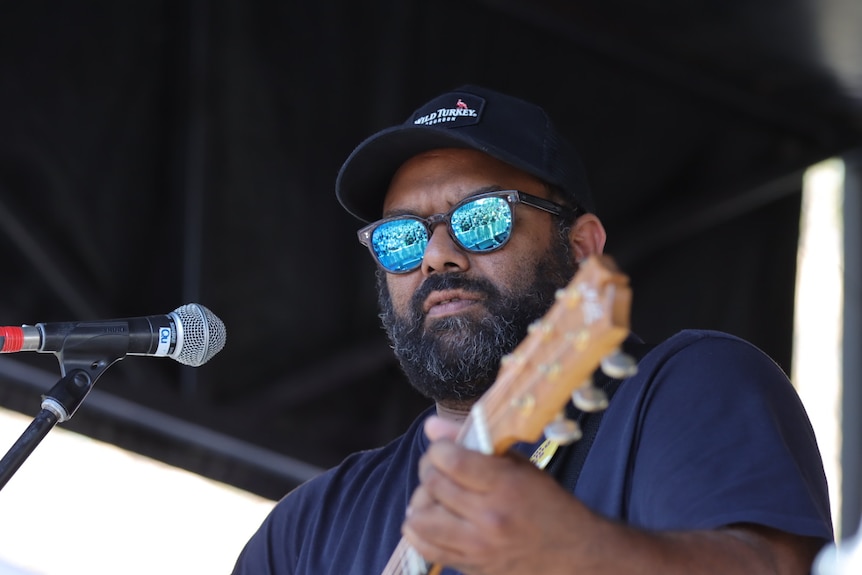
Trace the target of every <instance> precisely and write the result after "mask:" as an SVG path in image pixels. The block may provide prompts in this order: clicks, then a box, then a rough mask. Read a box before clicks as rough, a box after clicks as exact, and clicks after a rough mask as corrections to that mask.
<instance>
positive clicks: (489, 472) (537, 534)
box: [403, 417, 598, 575]
mask: <svg viewBox="0 0 862 575" xmlns="http://www.w3.org/2000/svg"><path fill="white" fill-rule="evenodd" d="M457 432H458V427H457V425H455V424H451V423H450V422H448V421H445V420H442V419H440V418H436V417H432V418H430V419H429V420H428V421H427V422H426V425H425V433H426V435H428V437H429V438H430V439H431V440H432V444H431V447H430V448H429V449H428V452H427V453H426V454H425V456H424V457H423V458H422V460H421V462H420V465H419V479H420V485H419V487H418V488H417V489H416V491H415V493H414V494H413V497H412V498H411V501H410V505H409V508H408V512H407V519H406V521H405V523H404V528H403V529H404V536H405V537H406V538H407V540H408V541H409V542H410V543H411V545H413V547H414V548H415V549H416V550H417V551H418V552H419V553H420V554H421V555H422V556H423V557H425V559H427V560H428V561H431V562H433V563H438V564H442V565H447V566H450V567H454V568H456V569H458V570H460V571H462V572H464V573H468V574H471V575H506V574H516V573H517V574H523V573H552V572H554V570H555V567H559V566H561V565H566V564H568V570H571V566H572V559H573V557H575V556H576V554H577V553H578V551H579V547H580V551H581V552H583V551H585V548H584V545H585V542H584V541H581V543H580V544H578V543H575V544H573V541H576V542H577V541H578V539H577V534H578V532H579V531H581V532H583V531H584V530H585V528H588V527H589V525H591V524H594V523H595V522H596V521H598V518H597V517H596V516H595V515H594V514H592V513H591V512H590V511H589V510H587V509H586V508H585V507H584V506H583V505H582V504H581V503H580V502H578V501H577V500H576V499H575V498H574V497H572V496H571V495H570V494H568V493H566V492H565V491H564V490H563V489H562V488H561V487H560V486H559V485H558V484H557V483H556V482H555V481H554V480H553V478H551V477H550V476H548V475H547V474H545V473H544V472H542V471H540V470H538V469H536V467H535V466H534V465H533V464H531V463H530V462H529V461H527V460H526V459H525V458H523V457H518V456H516V455H509V456H504V457H497V456H488V455H483V454H480V453H476V452H474V451H470V450H468V449H465V448H463V447H461V446H459V445H457V444H456V443H455V442H454V441H452V439H453V438H454V437H455V434H457ZM573 536H575V537H574V538H573Z"/></svg>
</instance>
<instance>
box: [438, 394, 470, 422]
mask: <svg viewBox="0 0 862 575" xmlns="http://www.w3.org/2000/svg"><path fill="white" fill-rule="evenodd" d="M474 403H475V401H474V400H471V401H460V402H450V401H438V402H437V415H438V416H439V417H441V418H442V419H446V420H449V421H454V422H455V423H464V420H465V419H467V416H468V415H470V408H471V407H472V406H473V404H474Z"/></svg>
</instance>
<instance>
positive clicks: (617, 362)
mask: <svg viewBox="0 0 862 575" xmlns="http://www.w3.org/2000/svg"><path fill="white" fill-rule="evenodd" d="M602 371H603V372H605V375H607V376H608V377H613V378H614V379H625V378H627V377H631V376H633V375H634V374H636V373H637V372H638V364H637V362H636V361H635V360H634V358H633V357H632V356H630V355H628V354H626V353H623V352H622V351H620V350H619V349H617V350H616V351H614V352H612V353H610V354H608V355H606V356H605V357H603V358H602Z"/></svg>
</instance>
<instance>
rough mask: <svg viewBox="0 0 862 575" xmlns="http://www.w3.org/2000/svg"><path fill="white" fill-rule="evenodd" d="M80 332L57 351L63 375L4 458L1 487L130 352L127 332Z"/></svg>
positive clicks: (44, 398) (1, 462)
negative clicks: (67, 345)
mask: <svg viewBox="0 0 862 575" xmlns="http://www.w3.org/2000/svg"><path fill="white" fill-rule="evenodd" d="M78 331H81V332H83V333H77V334H76V337H75V338H73V339H72V340H70V339H69V337H68V336H67V338H66V341H67V342H69V341H72V342H74V343H73V344H72V345H70V346H69V349H65V348H64V349H62V350H61V351H59V352H55V354H54V355H56V356H57V359H58V360H59V362H60V373H61V375H62V378H61V379H60V380H59V381H57V383H56V384H55V385H54V387H52V388H51V389H50V391H48V393H47V394H45V395H43V396H42V409H41V411H39V413H38V414H37V415H36V417H35V418H33V421H32V423H30V425H29V426H28V427H27V429H26V430H24V433H22V434H21V437H19V438H18V441H16V442H15V444H14V445H13V446H12V447H11V448H10V449H9V451H8V452H7V453H6V455H5V456H4V457H3V459H2V460H0V489H3V487H5V485H6V483H8V482H9V479H11V478H12V476H13V475H14V474H15V472H16V471H18V469H19V468H20V467H21V465H22V464H23V463H24V461H26V459H27V458H28V457H29V456H30V454H31V453H32V452H33V450H34V449H36V447H37V446H38V445H39V443H40V442H41V441H42V440H43V439H44V438H45V436H46V435H48V432H49V431H51V430H52V429H53V428H54V426H55V425H56V424H57V423H63V422H64V421H68V420H69V419H71V418H72V416H73V415H75V412H76V411H77V410H78V408H79V407H80V406H81V403H83V401H84V398H86V397H87V395H88V394H89V393H90V390H92V389H93V385H94V384H95V383H96V380H97V379H99V377H101V375H102V374H103V373H105V371H106V370H107V369H108V368H109V367H111V366H112V365H114V364H115V363H116V362H117V361H119V360H121V359H123V358H124V357H125V356H126V353H127V352H128V345H129V341H128V335H127V334H124V333H118V334H115V333H105V330H104V329H103V328H99V329H98V330H97V331H93V328H91V327H87V326H83V327H80V328H76V329H75V330H73V331H72V333H76V332H78ZM72 333H70V334H69V335H72Z"/></svg>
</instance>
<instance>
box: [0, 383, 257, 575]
mask: <svg viewBox="0 0 862 575" xmlns="http://www.w3.org/2000/svg"><path fill="white" fill-rule="evenodd" d="M33 401H34V405H36V404H37V403H38V401H39V398H34V400H33ZM31 421H32V418H31V417H29V416H24V415H21V414H18V413H15V412H12V411H8V410H4V409H0V450H2V453H3V454H5V453H6V452H7V450H8V449H9V448H10V447H12V445H13V444H14V443H15V441H17V439H18V438H19V437H20V435H21V433H23V432H24V430H25V429H26V428H27V426H28V425H29V424H30V422H31ZM272 506H273V502H272V501H269V500H266V499H262V498H260V497H256V496H254V495H251V494H249V493H246V492H244V491H241V490H238V489H235V488H233V487H230V486H226V485H224V484H221V483H218V482H215V481H211V480H209V479H205V478H203V477H200V476H198V475H195V474H193V473H188V472H186V471H183V470H180V469H177V468H174V467H171V466H168V465H165V464H163V463H160V462H157V461H155V460H152V459H149V458H147V457H143V456H140V455H136V454H133V453H130V452H127V451H123V450H122V449H118V448H116V447H114V446H112V445H108V444H106V443H102V442H99V441H95V440H93V439H90V438H88V437H84V436H82V435H79V434H77V433H72V432H70V431H67V430H65V429H63V427H62V425H59V426H56V427H55V428H54V429H53V430H51V432H50V433H48V435H47V436H46V437H45V439H43V440H42V442H41V443H40V444H39V446H38V447H36V449H35V450H34V451H33V453H32V454H31V455H30V456H29V457H28V458H27V460H26V461H25V462H24V464H23V465H22V466H21V468H20V469H19V470H18V471H17V472H16V473H15V475H14V476H13V477H12V478H11V479H10V480H9V482H8V483H7V484H6V486H5V487H3V489H2V490H0V575H12V574H25V573H26V574H28V575H30V574H34V575H35V574H38V575H79V574H80V575H102V574H104V575H108V574H110V575H138V574H141V575H144V574H146V575H154V574H158V575H174V574H175V575H181V574H182V575H195V574H219V573H224V574H228V573H230V571H231V569H232V567H233V563H234V561H235V560H236V557H237V555H238V554H239V552H240V550H241V549H242V546H243V544H244V543H245V541H246V540H247V539H248V538H249V537H250V536H251V534H252V533H253V532H254V531H255V529H257V527H258V525H259V524H260V522H261V521H262V520H263V518H264V516H265V515H266V513H267V512H268V511H269V510H270V509H271V508H272Z"/></svg>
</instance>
